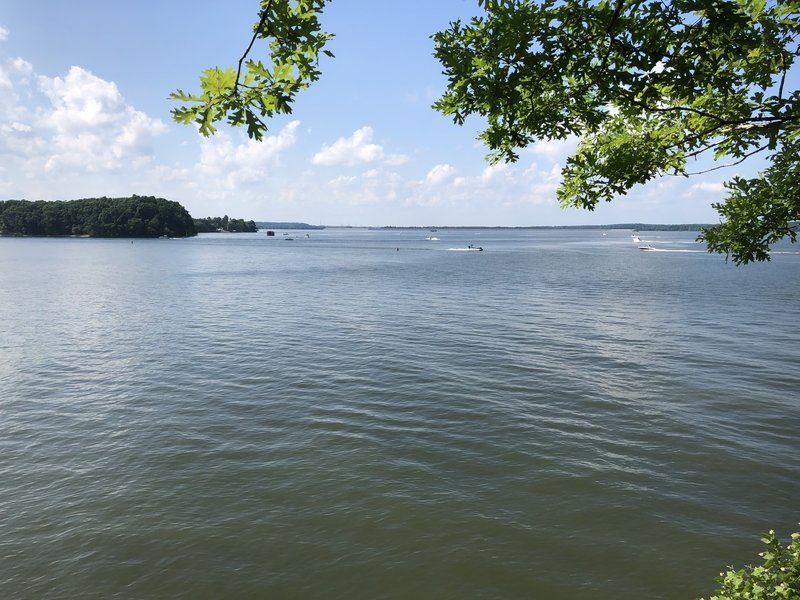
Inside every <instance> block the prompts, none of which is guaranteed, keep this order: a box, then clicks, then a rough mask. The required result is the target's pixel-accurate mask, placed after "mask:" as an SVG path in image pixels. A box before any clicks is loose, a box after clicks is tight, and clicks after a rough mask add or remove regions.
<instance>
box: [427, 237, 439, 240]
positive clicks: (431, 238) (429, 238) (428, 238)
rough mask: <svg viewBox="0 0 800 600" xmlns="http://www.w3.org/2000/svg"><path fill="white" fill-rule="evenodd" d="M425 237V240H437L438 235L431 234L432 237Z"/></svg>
mask: <svg viewBox="0 0 800 600" xmlns="http://www.w3.org/2000/svg"><path fill="white" fill-rule="evenodd" d="M425 239H426V240H431V241H438V240H439V238H438V237H436V236H432V237H426V238H425Z"/></svg>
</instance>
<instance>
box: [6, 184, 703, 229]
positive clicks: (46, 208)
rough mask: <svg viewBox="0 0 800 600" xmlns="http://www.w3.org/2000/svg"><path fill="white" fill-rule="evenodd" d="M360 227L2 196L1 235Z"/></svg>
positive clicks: (135, 203) (153, 204)
mask: <svg viewBox="0 0 800 600" xmlns="http://www.w3.org/2000/svg"><path fill="white" fill-rule="evenodd" d="M326 227H330V228H331V229H360V228H361V227H355V226H350V225H339V226H336V225H327V226H326V225H309V224H308V223H301V222H285V221H253V220H249V221H245V220H244V219H235V218H229V217H228V215H225V216H223V217H204V218H199V219H196V218H193V217H192V216H191V215H190V214H189V212H188V211H187V210H186V209H185V208H184V207H183V206H182V205H181V204H179V203H178V202H174V201H170V200H165V199H164V198H156V197H154V196H137V195H133V196H131V197H129V198H108V197H105V196H103V197H100V198H84V199H81V200H56V201H44V200H37V201H30V200H5V201H0V236H20V237H103V238H159V237H190V236H194V235H197V234H198V233H238V232H246V233H254V232H257V231H259V230H267V229H279V230H281V229H283V230H287V229H288V230H320V229H325V228H326ZM711 227H714V225H709V224H702V223H686V224H658V223H618V224H609V225H527V226H519V227H509V226H485V225H475V226H451V225H428V226H395V225H386V226H382V227H366V229H371V230H381V231H395V230H396V231H404V230H411V231H413V230H440V229H441V230H463V229H520V230H524V229H535V230H548V229H553V230H558V229H588V230H614V229H617V230H619V229H624V230H633V231H700V230H702V229H704V228H706V229H707V228H711Z"/></svg>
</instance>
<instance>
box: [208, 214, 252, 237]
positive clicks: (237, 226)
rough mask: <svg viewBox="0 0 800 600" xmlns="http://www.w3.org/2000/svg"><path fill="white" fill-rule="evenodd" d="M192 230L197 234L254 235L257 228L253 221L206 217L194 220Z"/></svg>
mask: <svg viewBox="0 0 800 600" xmlns="http://www.w3.org/2000/svg"><path fill="white" fill-rule="evenodd" d="M194 228H195V230H197V233H216V232H226V233H255V232H256V231H258V226H257V225H256V224H255V222H254V221H245V220H244V219H230V218H228V215H225V216H224V217H206V218H204V219H195V220H194Z"/></svg>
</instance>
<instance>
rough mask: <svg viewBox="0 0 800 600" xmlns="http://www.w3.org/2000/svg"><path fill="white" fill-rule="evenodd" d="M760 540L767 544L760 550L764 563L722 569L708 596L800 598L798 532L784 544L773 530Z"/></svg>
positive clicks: (750, 599)
mask: <svg viewBox="0 0 800 600" xmlns="http://www.w3.org/2000/svg"><path fill="white" fill-rule="evenodd" d="M761 541H762V542H764V544H765V545H766V547H767V549H766V550H765V551H764V552H761V553H760V554H759V556H761V558H763V559H764V562H763V564H761V565H759V566H756V567H753V566H748V567H745V568H743V569H739V570H738V571H736V570H733V568H731V569H730V570H729V571H727V572H725V573H722V574H721V575H720V576H719V577H718V578H717V583H719V585H720V586H721V587H720V588H719V589H718V590H717V592H716V595H714V596H712V597H711V599H710V600H800V533H793V534H792V541H791V542H790V543H789V545H788V546H786V547H783V546H781V541H780V540H779V539H778V537H777V536H776V535H775V532H774V531H770V532H769V533H768V534H767V535H766V536H764V537H763V538H761Z"/></svg>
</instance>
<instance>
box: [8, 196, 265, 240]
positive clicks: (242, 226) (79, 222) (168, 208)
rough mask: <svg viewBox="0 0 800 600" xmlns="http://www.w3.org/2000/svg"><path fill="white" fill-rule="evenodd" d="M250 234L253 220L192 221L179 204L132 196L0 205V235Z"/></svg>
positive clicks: (132, 235)
mask: <svg viewBox="0 0 800 600" xmlns="http://www.w3.org/2000/svg"><path fill="white" fill-rule="evenodd" d="M214 231H231V232H234V231H236V232H254V231H257V226H256V224H255V223H254V222H253V221H245V220H244V219H231V218H229V217H228V215H225V216H224V217H206V218H203V219H194V218H192V216H191V215H190V214H189V212H188V211H187V210H186V209H185V208H184V207H183V206H182V205H181V204H179V203H178V202H173V201H170V200H165V199H164V198H156V197H154V196H137V195H135V194H134V195H133V196H131V197H129V198H107V197H105V196H103V197H101V198H84V199H81V200H70V201H45V200H37V201H29V200H5V201H0V235H18V236H86V237H131V238H156V237H188V236H193V235H197V233H198V232H201V233H202V232H214Z"/></svg>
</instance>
